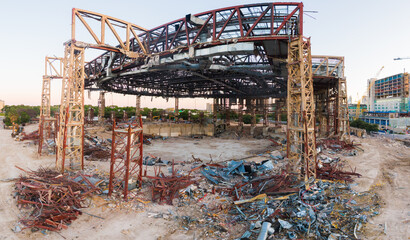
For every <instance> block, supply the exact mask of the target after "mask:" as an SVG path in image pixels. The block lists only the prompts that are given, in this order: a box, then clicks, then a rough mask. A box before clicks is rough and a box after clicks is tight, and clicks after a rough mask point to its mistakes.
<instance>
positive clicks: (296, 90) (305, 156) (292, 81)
mask: <svg viewBox="0 0 410 240" xmlns="http://www.w3.org/2000/svg"><path fill="white" fill-rule="evenodd" d="M310 51H311V49H310V39H306V40H305V39H303V37H299V38H297V39H295V40H292V41H291V42H290V43H289V50H288V54H289V55H288V74H289V77H288V90H287V91H288V98H287V105H288V120H287V121H288V126H287V155H288V158H289V164H290V167H298V166H302V169H301V171H300V172H301V176H302V177H304V180H305V184H306V185H308V184H309V179H310V178H311V177H313V178H316V137H315V104H314V98H313V78H312V65H311V64H312V57H311V53H310Z"/></svg>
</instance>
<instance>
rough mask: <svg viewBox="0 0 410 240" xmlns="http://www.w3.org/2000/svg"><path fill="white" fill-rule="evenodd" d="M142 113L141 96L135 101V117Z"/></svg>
mask: <svg viewBox="0 0 410 240" xmlns="http://www.w3.org/2000/svg"><path fill="white" fill-rule="evenodd" d="M140 115H141V96H137V97H136V101H135V117H136V118H138V117H139V116H140Z"/></svg>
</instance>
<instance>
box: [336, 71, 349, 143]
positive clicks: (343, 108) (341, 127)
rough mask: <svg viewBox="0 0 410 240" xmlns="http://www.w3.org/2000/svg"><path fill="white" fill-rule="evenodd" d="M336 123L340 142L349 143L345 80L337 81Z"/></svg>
mask: <svg viewBox="0 0 410 240" xmlns="http://www.w3.org/2000/svg"><path fill="white" fill-rule="evenodd" d="M337 117H338V123H337V127H338V129H337V133H338V134H339V136H340V138H341V140H347V141H348V142H350V124H349V108H348V104H347V87H346V78H339V81H338V114H337Z"/></svg>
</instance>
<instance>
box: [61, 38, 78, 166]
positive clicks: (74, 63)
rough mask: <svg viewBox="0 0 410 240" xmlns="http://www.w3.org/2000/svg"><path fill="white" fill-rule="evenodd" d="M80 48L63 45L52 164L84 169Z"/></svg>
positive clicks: (70, 44) (69, 44)
mask: <svg viewBox="0 0 410 240" xmlns="http://www.w3.org/2000/svg"><path fill="white" fill-rule="evenodd" d="M83 145H84V48H79V47H76V46H74V45H73V44H72V43H68V44H66V46H65V54H64V71H63V85H62V91H61V105H60V126H59V131H58V139H57V154H56V167H57V169H58V170H59V171H61V172H64V170H65V169H66V168H68V169H70V170H79V169H84V153H83Z"/></svg>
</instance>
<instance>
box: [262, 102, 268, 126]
mask: <svg viewBox="0 0 410 240" xmlns="http://www.w3.org/2000/svg"><path fill="white" fill-rule="evenodd" d="M262 104H263V126H265V127H266V126H268V125H269V122H268V99H267V98H264V99H262Z"/></svg>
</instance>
